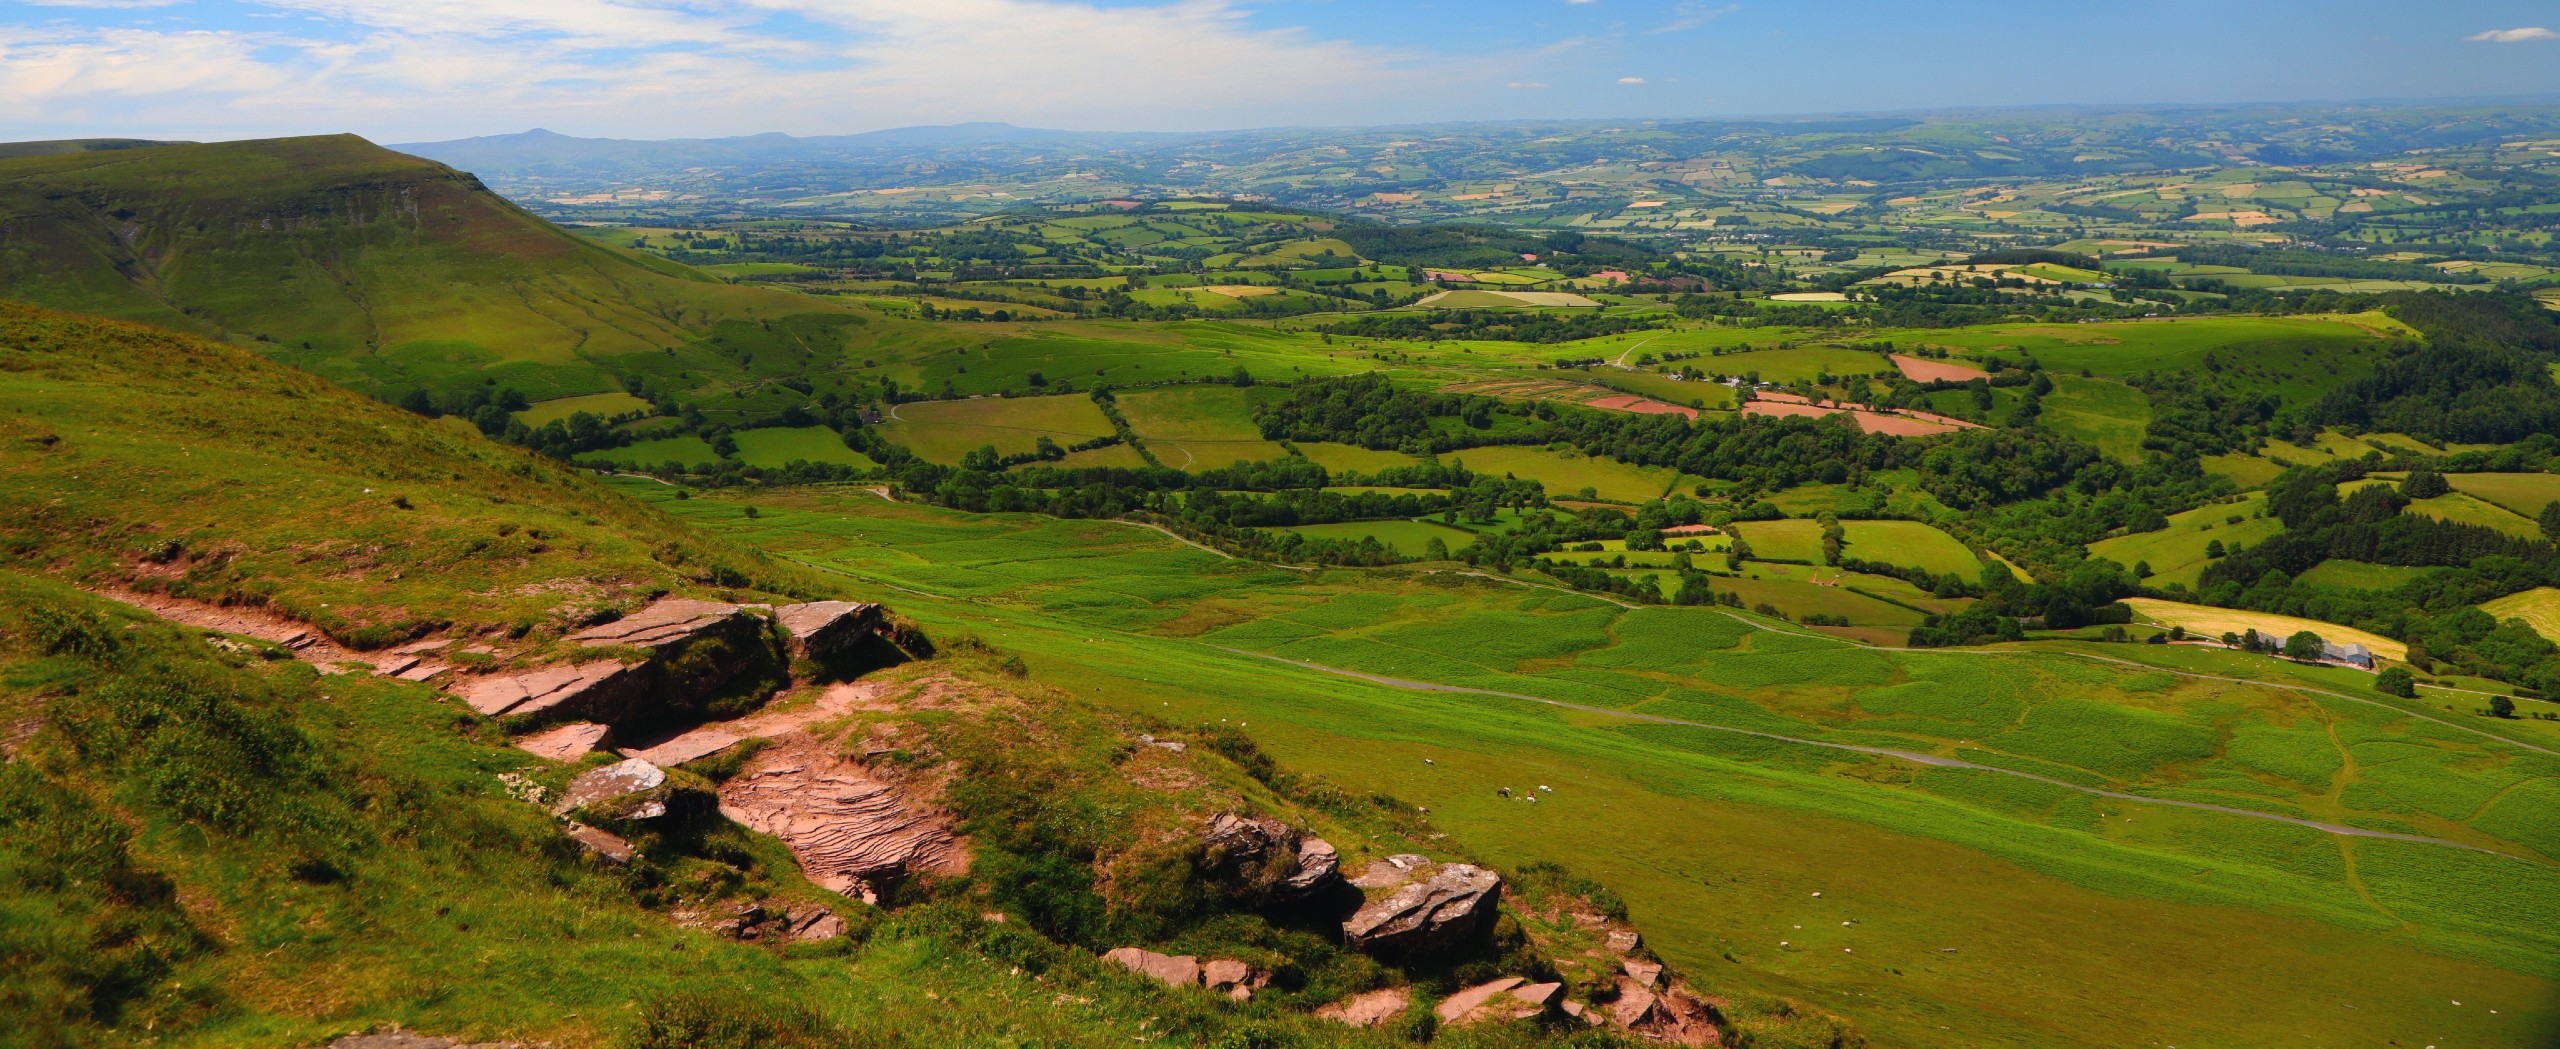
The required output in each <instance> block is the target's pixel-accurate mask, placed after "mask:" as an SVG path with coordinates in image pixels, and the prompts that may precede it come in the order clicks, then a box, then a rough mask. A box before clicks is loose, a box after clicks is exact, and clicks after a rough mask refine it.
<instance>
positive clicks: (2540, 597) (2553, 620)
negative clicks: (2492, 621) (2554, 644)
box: [2480, 586, 2560, 641]
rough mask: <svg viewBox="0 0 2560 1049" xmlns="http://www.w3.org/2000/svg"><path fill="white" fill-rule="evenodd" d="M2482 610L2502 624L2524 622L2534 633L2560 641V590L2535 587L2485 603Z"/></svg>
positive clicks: (2481, 607)
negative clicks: (2519, 620) (2516, 621)
mask: <svg viewBox="0 0 2560 1049" xmlns="http://www.w3.org/2000/svg"><path fill="white" fill-rule="evenodd" d="M2480 610H2481V611H2483V612H2487V613H2489V614H2490V615H2493V616H2496V617H2498V619H2499V621H2500V622H2504V621H2506V620H2509V619H2521V620H2524V621H2525V622H2526V623H2527V624H2530V625H2531V626H2532V627H2533V632H2534V633H2537V634H2540V635H2542V636H2544V637H2547V638H2550V639H2551V640H2553V641H2560V590H2554V589H2552V588H2550V587H2547V586H2543V587H2535V588H2533V589H2531V590H2527V591H2525V592H2523V593H2520V594H2508V595H2507V596H2505V597H2502V598H2499V599H2497V600H2495V601H2491V602H2488V603H2485V604H2483V605H2481V606H2480Z"/></svg>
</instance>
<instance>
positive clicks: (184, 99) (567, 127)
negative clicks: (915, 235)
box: [0, 0, 1519, 141]
mask: <svg viewBox="0 0 2560 1049" xmlns="http://www.w3.org/2000/svg"><path fill="white" fill-rule="evenodd" d="M76 2H82V3H97V2H128V0H76ZM246 2H249V3H254V4H257V5H258V6H262V7H265V8H268V9H270V10H271V11H285V12H292V13H295V14H298V15H304V16H310V17H312V18H316V19H318V20H319V21H317V22H313V23H303V24H301V25H302V28H294V27H289V26H285V25H270V24H267V23H263V22H241V23H235V24H237V25H241V26H243V27H244V28H237V29H233V30H228V31H199V32H177V31H172V30H168V29H166V28H163V27H127V28H115V29H98V28H81V27H72V26H46V27H43V28H35V27H28V26H17V27H12V26H9V25H6V24H5V23H0V121H7V122H10V123H20V124H25V125H28V126H31V127H33V126H47V127H64V128H67V127H80V128H88V129H94V131H95V132H96V133H101V134H104V133H144V132H155V133H167V132H175V131H179V130H186V131H189V132H190V133H203V132H207V131H210V132H212V133H214V134H222V133H224V131H226V130H231V133H234V134H263V133H273V132H277V131H286V130H307V129H313V128H325V129H330V130H337V129H349V130H356V131H359V132H362V133H366V134H369V135H372V136H374V137H377V138H381V139H384V140H387V141H414V140H420V139H426V138H440V137H449V136H459V135H465V134H483V133H488V132H491V131H496V130H512V129H515V128H521V127H529V126H535V125H548V126H553V127H557V128H559V129H561V130H564V131H572V132H573V133H578V134H608V135H621V136H631V137H647V138H664V137H674V136H691V135H728V134H742V133H749V132H756V131H766V130H783V131H790V132H795V133H800V134H825V133H836V132H845V131H858V130H866V129H870V128H878V127H891V126H900V125H912V124H928V123H942V122H954V121H963V120H1008V121H1013V122H1016V123H1025V124H1048V125H1051V126H1066V127H1082V128H1097V129H1100V128H1136V127H1148V128H1216V127H1235V126H1243V125H1252V124H1286V123H1307V122H1309V121H1310V120H1311V119H1322V118H1318V117H1316V116H1315V115H1316V114H1328V115H1330V114H1339V113H1359V112H1371V111H1375V110H1376V109H1377V104H1376V100H1377V99H1378V98H1380V97H1382V96H1383V97H1410V96H1411V94H1412V93H1413V92H1415V91H1417V90H1419V89H1422V88H1424V87H1427V86H1429V85H1433V84H1446V83H1451V82H1458V81H1471V82H1474V83H1479V84H1486V85H1491V84H1495V83H1500V82H1501V79H1500V73H1499V72H1497V71H1496V70H1497V69H1498V68H1499V67H1501V66H1510V67H1512V68H1515V69H1516V68H1518V67H1519V56H1517V55H1479V56H1471V57H1469V58H1466V59H1452V58H1446V57H1439V56H1435V55H1432V54H1430V53H1428V52H1423V51H1417V50H1396V49H1390V48H1384V47H1377V46H1369V45H1363V44H1357V43H1351V42H1346V41H1341V40H1332V39H1325V38H1322V37H1319V36H1316V35H1314V34H1311V33H1309V32H1306V31H1303V30H1294V29H1270V28H1264V27H1261V26H1257V25H1255V24H1253V23H1252V22H1251V21H1249V20H1248V19H1247V13H1246V11H1245V10H1244V9H1243V8H1241V7H1239V6H1238V4H1239V3H1240V2H1241V0H1154V2H1150V3H1143V4H1139V5H1136V6H1131V5H1126V4H1103V3H1098V2H1089V0H246ZM249 27H254V28H249ZM233 129H236V130H233Z"/></svg>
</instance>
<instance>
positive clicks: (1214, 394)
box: [1118, 386, 1289, 470]
mask: <svg viewBox="0 0 2560 1049" xmlns="http://www.w3.org/2000/svg"><path fill="white" fill-rule="evenodd" d="M1286 395H1287V391H1285V390H1281V389H1278V388H1275V387H1269V386H1245V387H1236V386H1180V387H1175V388H1172V389H1165V390H1133V391H1130V392H1127V393H1122V394H1119V395H1118V401H1119V404H1120V412H1121V414H1123V415H1126V416H1128V418H1129V428H1130V429H1132V430H1135V431H1136V432H1137V434H1138V437H1139V439H1140V440H1143V441H1145V442H1146V443H1147V448H1148V450H1150V451H1153V452H1154V453H1155V454H1156V458H1157V459H1159V460H1162V461H1163V462H1164V464H1165V465H1166V466H1170V467H1173V468H1175V469H1177V470H1206V469H1210V468H1212V467H1222V466H1226V465H1227V464H1229V463H1233V462H1236V461H1238V460H1247V461H1260V460H1265V459H1282V458H1287V457H1288V454H1289V453H1288V450H1287V449H1284V448H1282V447H1280V445H1279V443H1278V442H1275V441H1266V440H1263V439H1262V431H1261V430H1260V429H1257V428H1256V427H1255V426H1254V424H1253V406H1254V405H1256V404H1261V403H1265V402H1268V401H1271V400H1274V399H1277V398H1280V397H1283V396H1286Z"/></svg>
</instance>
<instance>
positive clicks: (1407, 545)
mask: <svg viewBox="0 0 2560 1049" xmlns="http://www.w3.org/2000/svg"><path fill="white" fill-rule="evenodd" d="M1279 530H1280V531H1286V532H1296V533H1298V534H1299V535H1303V536H1306V537H1307V538H1310V539H1348V540H1351V541H1353V542H1358V541H1360V540H1362V539H1376V540H1377V541H1378V542H1379V544H1380V545H1383V546H1385V547H1387V548H1389V549H1391V550H1394V551H1395V552H1397V553H1399V554H1403V555H1405V556H1407V557H1420V556H1422V554H1423V552H1424V551H1425V550H1426V549H1428V548H1429V547H1430V545H1431V541H1432V540H1433V539H1438V540H1440V544H1441V545H1442V546H1445V547H1447V548H1449V549H1450V550H1451V551H1453V552H1454V551H1458V550H1464V549H1466V548H1467V547H1468V546H1471V545H1473V544H1474V543H1475V541H1476V534H1475V533H1474V532H1470V531H1468V530H1466V529H1464V528H1452V527H1450V526H1448V525H1444V524H1439V523H1437V522H1433V521H1345V522H1342V523H1340V524H1312V525H1292V526H1290V527H1288V528H1284V529H1279Z"/></svg>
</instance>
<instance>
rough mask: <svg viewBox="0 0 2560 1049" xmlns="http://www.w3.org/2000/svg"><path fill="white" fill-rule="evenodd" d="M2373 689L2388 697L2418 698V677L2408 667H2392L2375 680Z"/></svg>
mask: <svg viewBox="0 0 2560 1049" xmlns="http://www.w3.org/2000/svg"><path fill="white" fill-rule="evenodd" d="M2373 689H2374V691H2376V692H2380V693H2382V694H2383V695H2386V696H2398V697H2400V698H2402V699H2416V698H2418V677H2417V675H2415V674H2411V673H2409V668H2407V667H2392V668H2391V669H2389V670H2385V671H2383V672H2382V673H2381V674H2379V675H2377V676H2376V677H2375V678H2374V679H2373Z"/></svg>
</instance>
